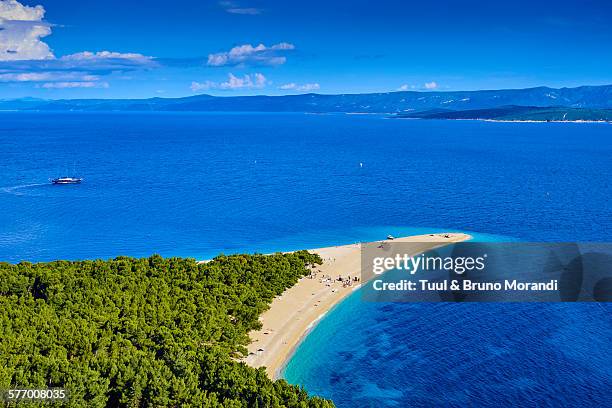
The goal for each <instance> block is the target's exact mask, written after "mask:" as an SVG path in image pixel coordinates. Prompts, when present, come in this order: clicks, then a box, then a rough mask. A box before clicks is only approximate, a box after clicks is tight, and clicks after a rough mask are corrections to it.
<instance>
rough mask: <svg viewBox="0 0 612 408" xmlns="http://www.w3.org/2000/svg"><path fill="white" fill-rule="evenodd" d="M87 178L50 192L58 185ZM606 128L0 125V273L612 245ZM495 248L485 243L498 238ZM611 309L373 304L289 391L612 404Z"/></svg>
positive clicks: (16, 118)
mask: <svg viewBox="0 0 612 408" xmlns="http://www.w3.org/2000/svg"><path fill="white" fill-rule="evenodd" d="M63 175H69V176H73V175H74V176H80V177H84V182H83V184H81V185H72V186H54V185H51V184H50V183H49V181H48V179H49V178H54V177H58V176H63ZM611 197H612V126H611V125H607V124H571V123H568V124H561V123H521V124H518V123H492V122H475V121H419V120H397V119H387V118H385V117H384V116H379V115H307V114H235V113H234V114H193V113H7V112H4V113H0V260H4V261H10V262H19V261H20V260H30V261H48V260H53V259H83V258H112V257H115V256H118V255H131V256H148V255H150V254H151V253H159V254H162V255H164V256H175V255H176V256H190V257H196V258H199V259H203V258H210V257H212V256H214V255H216V254H218V253H220V252H224V253H233V252H240V251H248V252H255V251H257V252H270V251H275V250H292V249H299V248H309V247H319V246H325V245H332V244H345V243H351V242H356V241H368V240H375V239H380V238H382V237H384V236H386V235H387V234H392V235H405V234H409V233H418V232H431V231H455V230H458V231H468V232H477V233H480V235H479V237H489V238H491V239H495V237H498V236H504V237H510V238H512V239H520V240H526V241H612V238H611V236H610V235H611V232H612V201H611ZM486 234H490V235H486ZM611 311H612V308H610V307H609V306H608V305H601V304H563V305H560V304H427V305H409V304H373V303H367V304H366V303H363V302H361V301H360V299H359V296H358V293H356V294H355V295H353V296H352V297H351V298H349V299H348V300H347V301H346V302H343V303H342V304H340V305H339V306H338V307H336V308H335V309H334V310H333V311H332V312H330V313H329V315H328V316H327V317H326V318H325V319H323V321H322V322H321V323H320V324H319V325H318V326H316V327H315V329H314V330H313V331H312V333H311V334H310V335H309V336H308V337H307V338H306V340H305V341H304V342H303V343H302V344H301V346H300V347H299V348H298V350H297V351H296V354H295V356H294V358H293V359H292V360H291V361H290V362H289V364H288V366H287V368H286V370H285V377H286V378H287V379H288V380H289V381H291V382H294V383H299V384H302V385H304V386H305V388H306V389H307V390H308V391H310V392H312V393H315V394H318V395H321V396H324V397H329V398H333V399H334V401H335V402H336V404H337V406H338V407H370V406H376V407H377V408H380V407H384V406H398V407H404V406H411V407H431V406H436V407H439V406H456V407H465V406H470V407H489V406H490V407H493V406H496V407H497V406H510V405H522V406H533V407H536V406H537V407H540V406H550V407H557V406H594V407H595V406H606V405H607V406H612V397H611V392H610V390H611V389H612V319H611V314H610V313H611Z"/></svg>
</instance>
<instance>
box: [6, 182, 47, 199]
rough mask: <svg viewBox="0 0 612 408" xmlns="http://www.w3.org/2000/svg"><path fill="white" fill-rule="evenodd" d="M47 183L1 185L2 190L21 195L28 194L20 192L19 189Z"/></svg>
mask: <svg viewBox="0 0 612 408" xmlns="http://www.w3.org/2000/svg"><path fill="white" fill-rule="evenodd" d="M46 185H47V183H35V184H20V185H18V186H9V187H0V191H2V192H4V193H7V194H13V195H17V196H21V195H26V194H25V193H20V192H19V190H22V189H24V188H29V187H40V186H46Z"/></svg>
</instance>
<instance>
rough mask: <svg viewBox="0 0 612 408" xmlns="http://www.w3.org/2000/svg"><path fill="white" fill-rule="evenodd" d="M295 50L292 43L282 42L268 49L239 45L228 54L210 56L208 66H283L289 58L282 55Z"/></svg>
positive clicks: (219, 53) (262, 45) (258, 46)
mask: <svg viewBox="0 0 612 408" xmlns="http://www.w3.org/2000/svg"><path fill="white" fill-rule="evenodd" d="M293 49H295V46H294V45H293V44H290V43H286V42H281V43H278V44H274V45H272V46H270V47H266V46H265V45H264V44H259V45H257V46H255V47H254V46H253V45H251V44H244V45H239V46H236V47H234V48H232V49H231V50H229V51H227V52H218V53H214V54H209V55H208V62H207V64H208V65H210V66H214V67H221V66H225V65H282V64H284V63H285V62H286V61H287V58H286V57H285V56H283V55H279V54H280V53H283V52H286V51H290V50H293Z"/></svg>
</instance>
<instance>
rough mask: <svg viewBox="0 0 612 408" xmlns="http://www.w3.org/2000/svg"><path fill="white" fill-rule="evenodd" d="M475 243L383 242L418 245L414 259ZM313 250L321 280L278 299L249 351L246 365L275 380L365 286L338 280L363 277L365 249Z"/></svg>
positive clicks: (448, 237)
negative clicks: (307, 339) (331, 314)
mask: <svg viewBox="0 0 612 408" xmlns="http://www.w3.org/2000/svg"><path fill="white" fill-rule="evenodd" d="M470 238H471V237H470V236H469V235H467V234H460V233H442V234H427V235H415V236H410V237H402V238H395V239H394V240H393V241H387V240H381V241H377V242H381V243H383V242H406V243H413V247H410V252H412V253H411V254H410V255H418V254H420V253H422V252H425V251H428V250H430V249H434V248H438V247H441V246H444V245H446V244H449V243H453V242H461V241H466V240H468V239H470ZM402 250H403V251H404V252H405V251H406V246H402ZM310 251H311V252H314V253H317V254H319V255H320V256H321V258H322V259H323V264H322V265H320V266H318V267H316V268H315V270H314V272H315V273H316V278H314V279H311V278H310V277H304V278H302V279H300V281H299V282H298V283H297V284H296V285H294V286H293V287H291V288H289V289H288V290H286V291H285V292H284V293H283V294H282V295H281V296H279V297H277V298H276V299H274V301H273V302H272V305H271V307H270V309H269V310H267V311H266V312H265V313H263V314H262V316H261V318H260V320H261V322H262V324H263V326H262V329H261V330H258V331H255V332H251V333H250V337H251V340H252V342H251V344H250V345H249V346H248V351H249V354H248V356H247V357H246V358H244V361H245V362H246V363H247V364H249V365H250V366H252V367H266V371H267V373H268V375H269V376H271V377H273V378H278V377H279V376H280V371H281V368H282V367H283V364H284V363H285V361H286V360H287V359H288V358H289V357H290V356H291V354H292V353H293V351H294V350H295V348H296V347H297V345H298V344H299V343H300V341H301V340H302V339H303V338H304V336H305V335H306V334H307V333H308V332H309V331H310V330H311V329H312V328H313V327H314V326H315V325H316V324H317V322H318V321H319V320H320V319H321V318H322V317H323V316H324V315H325V314H326V313H327V312H328V311H329V310H330V309H331V308H333V307H334V306H335V305H336V304H338V303H339V302H340V301H341V300H342V299H344V298H345V297H346V296H348V295H349V294H350V293H352V292H353V291H354V290H356V289H357V288H358V287H359V286H360V283H361V282H359V283H356V282H353V284H352V285H351V286H346V285H343V283H342V282H339V281H336V280H335V279H336V278H337V277H338V276H342V277H343V278H346V277H348V276H350V277H351V278H354V277H361V253H360V244H358V243H357V244H351V245H342V246H334V247H327V248H317V249H312V250H310ZM381 251H382V249H381ZM388 254H389V253H387V255H388ZM324 276H330V277H331V278H332V279H331V282H329V281H326V280H325V279H323V277H324Z"/></svg>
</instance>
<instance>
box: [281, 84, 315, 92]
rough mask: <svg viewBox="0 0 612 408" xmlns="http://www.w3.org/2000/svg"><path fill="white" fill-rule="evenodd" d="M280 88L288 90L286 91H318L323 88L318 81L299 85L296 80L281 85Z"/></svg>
mask: <svg viewBox="0 0 612 408" xmlns="http://www.w3.org/2000/svg"><path fill="white" fill-rule="evenodd" d="M279 88H280V89H283V90H286V91H287V90H291V91H298V92H311V91H317V90H319V89H321V86H320V85H319V84H318V83H310V84H303V85H298V84H296V83H295V82H291V83H288V84H284V85H281V86H280V87H279Z"/></svg>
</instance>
